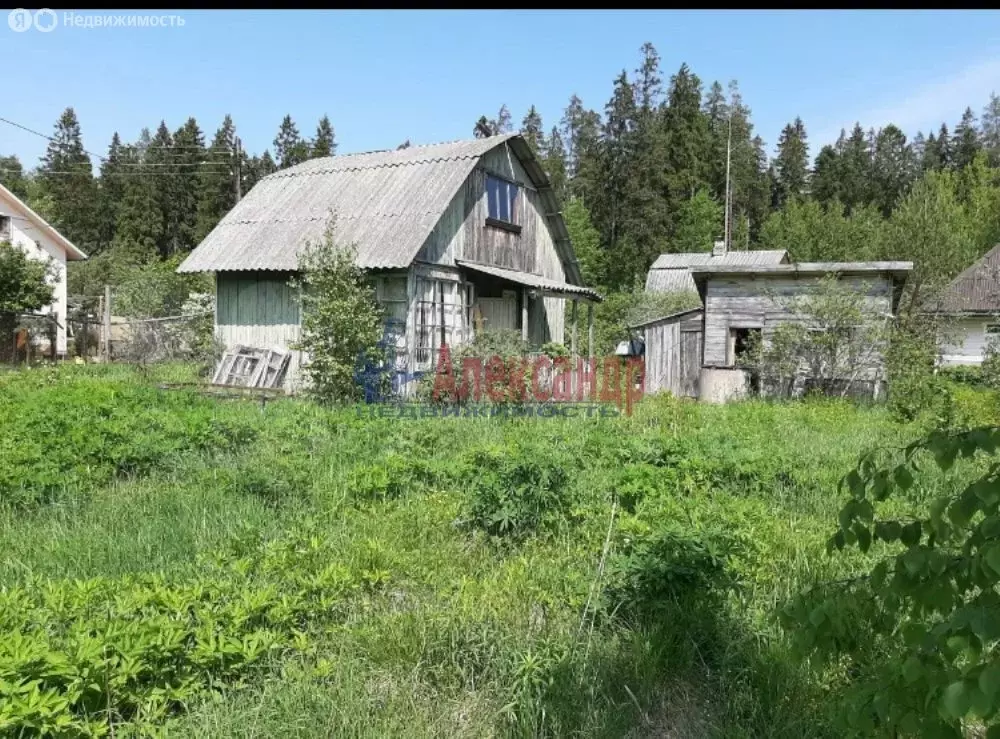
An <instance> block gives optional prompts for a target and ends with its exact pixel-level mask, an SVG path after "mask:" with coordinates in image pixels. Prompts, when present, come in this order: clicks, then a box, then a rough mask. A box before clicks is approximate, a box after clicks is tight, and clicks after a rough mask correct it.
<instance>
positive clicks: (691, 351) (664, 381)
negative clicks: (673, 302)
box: [632, 308, 704, 398]
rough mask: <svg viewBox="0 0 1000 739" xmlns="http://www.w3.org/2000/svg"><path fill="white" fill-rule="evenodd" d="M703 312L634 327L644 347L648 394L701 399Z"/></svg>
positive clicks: (698, 310)
mask: <svg viewBox="0 0 1000 739" xmlns="http://www.w3.org/2000/svg"><path fill="white" fill-rule="evenodd" d="M703 318H704V311H703V310H702V309H701V308H691V309H689V310H686V311H681V312H680V313H673V314H671V315H669V316H664V317H662V318H654V319H653V320H651V321H646V322H644V323H642V324H639V325H636V326H633V327H632V330H634V331H636V332H639V333H641V334H642V337H643V341H644V343H645V366H646V386H645V387H646V392H647V393H649V394H654V393H660V392H669V393H671V394H673V395H675V396H677V397H685V398H697V397H698V376H699V374H700V372H701V355H702V320H703Z"/></svg>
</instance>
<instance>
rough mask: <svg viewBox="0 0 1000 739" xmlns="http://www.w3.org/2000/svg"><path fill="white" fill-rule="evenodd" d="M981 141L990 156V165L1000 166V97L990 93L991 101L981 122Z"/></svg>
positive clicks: (984, 110)
mask: <svg viewBox="0 0 1000 739" xmlns="http://www.w3.org/2000/svg"><path fill="white" fill-rule="evenodd" d="M979 125H980V140H981V141H982V145H983V149H984V150H985V151H986V154H987V155H988V156H989V162H990V165H991V166H993V167H996V166H1000V96H998V95H997V94H996V93H995V92H994V93H990V101H989V102H988V103H987V104H986V107H985V108H983V115H982V118H980V121H979Z"/></svg>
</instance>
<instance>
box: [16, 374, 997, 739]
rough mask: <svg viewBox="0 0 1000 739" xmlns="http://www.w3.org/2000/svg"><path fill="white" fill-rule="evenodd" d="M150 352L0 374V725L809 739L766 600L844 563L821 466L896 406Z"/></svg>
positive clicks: (810, 705) (810, 710)
mask: <svg viewBox="0 0 1000 739" xmlns="http://www.w3.org/2000/svg"><path fill="white" fill-rule="evenodd" d="M153 372H154V374H150V373H148V372H147V373H140V372H138V371H136V370H134V369H128V368H121V367H101V368H92V367H85V368H78V367H66V368H59V369H50V370H44V371H37V370H32V371H30V372H23V373H9V374H5V375H3V376H2V377H0V450H3V457H2V460H0V465H2V466H0V480H3V484H2V486H0V495H2V498H3V500H2V505H0V584H2V585H0V587H2V588H3V591H2V593H3V596H2V597H4V598H7V599H8V600H7V601H5V602H7V603H8V605H9V604H11V603H13V604H17V605H16V607H14V606H10V605H9V607H7V608H6V610H5V613H4V615H3V618H2V624H3V628H4V630H5V633H4V634H2V635H0V636H2V637H3V639H0V641H5V642H6V643H7V644H8V645H9V644H13V643H15V640H13V639H12V636H13V635H14V634H19V635H20V636H19V637H18V639H19V641H17V643H19V644H21V645H22V647H19V649H21V650H22V652H16V653H15V652H14V651H12V649H13V648H10V647H9V648H7V650H6V651H4V650H2V649H0V733H3V732H13V733H17V731H18V730H25V731H26V732H27V733H29V734H30V733H32V732H36V733H37V732H39V731H41V733H44V732H45V731H46V730H50V729H51V730H53V731H54V730H56V729H60V730H63V731H64V733H68V734H73V733H74V732H76V733H86V732H88V731H89V732H92V733H97V734H101V733H104V734H108V733H110V730H111V727H112V726H113V727H114V733H115V736H126V735H129V733H130V732H150V731H161V730H162V731H165V732H167V733H168V734H169V735H171V736H174V735H198V736H203V735H204V736H234V737H235V736H240V737H251V736H254V737H258V736H259V737H264V736H280V735H295V736H316V737H319V736H344V735H347V736H469V737H473V736H474V737H482V736H593V737H598V736H600V737H604V736H606V737H620V736H648V735H668V736H677V737H705V736H726V737H765V736H766V737H802V736H810V737H824V736H831V737H832V736H836V735H837V733H836V731H835V730H834V729H833V724H832V722H831V720H830V717H831V712H832V711H833V710H834V706H835V703H836V696H837V695H838V691H839V686H841V685H843V682H844V680H846V679H847V677H846V676H845V675H843V674H838V673H834V672H829V671H828V672H825V673H823V674H816V673H812V672H810V671H809V670H808V669H807V668H805V667H803V666H801V665H799V664H798V663H796V662H795V661H793V660H792V659H791V657H790V653H789V648H788V644H787V640H786V638H785V636H784V635H783V634H782V633H781V632H780V631H779V630H778V628H777V626H776V618H775V611H776V609H777V607H779V606H780V605H781V604H782V603H784V602H785V600H786V599H787V598H788V596H789V595H790V594H792V593H794V592H798V591H799V590H800V589H801V588H803V587H805V586H806V585H808V584H809V583H811V582H813V581H814V580H816V579H818V578H819V579H822V578H829V577H835V576H839V575H842V574H845V573H847V572H849V571H851V570H852V568H853V567H856V566H859V565H860V564H862V562H861V560H860V559H854V560H852V559H851V558H844V557H838V558H829V557H827V556H825V553H824V545H825V541H826V538H827V537H828V535H829V533H830V531H831V530H832V528H833V525H834V520H835V516H836V512H837V510H838V509H839V507H840V504H841V502H842V500H841V496H840V495H839V494H838V492H837V481H838V480H839V478H840V477H841V475H842V474H843V473H844V472H845V471H846V470H847V469H849V468H850V467H851V465H852V464H853V462H854V461H855V460H856V458H857V456H858V454H859V453H861V452H862V451H865V450H867V449H869V448H871V447H873V446H876V445H889V444H902V443H905V442H906V441H909V440H910V439H912V438H913V437H914V436H916V435H918V434H919V433H920V431H921V429H922V426H921V423H920V422H917V423H913V424H908V425H902V424H899V423H897V422H896V421H894V420H893V419H892V418H891V417H890V416H889V414H888V413H887V412H886V411H884V410H883V409H881V408H877V407H876V408H856V407H854V406H852V405H849V404H847V403H841V402H833V401H809V402H799V403H790V404H783V405H775V404H766V403H744V404H739V405H731V406H725V407H713V406H703V405H698V404H693V403H687V402H677V401H672V400H669V399H650V400H647V401H645V402H644V403H643V404H641V405H640V407H639V408H638V410H637V412H636V413H635V415H634V416H633V417H631V418H619V419H608V418H600V417H596V416H595V417H592V418H586V417H580V418H576V419H555V418H549V419H516V420H501V419H486V418H447V419H421V420H415V419H414V420H392V419H372V418H369V417H367V415H364V416H359V415H358V414H356V413H355V412H354V411H353V410H350V409H347V410H341V411H331V410H324V409H320V408H318V407H316V406H313V405H311V404H308V403H305V402H301V401H293V400H286V401H279V402H274V403H271V404H269V405H268V406H267V407H266V409H264V410H262V409H261V407H260V406H259V405H256V404H253V403H248V402H234V401H219V400H212V399H208V398H203V397H200V396H198V395H196V394H193V393H188V392H183V391H177V390H160V389H158V388H157V386H156V385H157V382H160V381H163V380H167V379H169V380H173V381H180V380H185V379H188V377H189V376H186V375H185V369H184V368H182V367H181V368H168V369H166V370H164V369H157V370H154V371H153ZM963 392H964V391H963ZM985 397H986V396H985V395H978V396H976V397H974V398H965V397H962V398H959V401H958V402H959V403H960V405H961V408H960V410H962V412H966V413H969V414H973V415H974V414H979V416H981V415H982V414H983V413H985V411H983V410H982V407H983V399H984V398H985ZM991 402H992V401H991ZM991 407H992V408H995V407H996V406H995V403H994V404H993V405H992V406H991ZM963 409H964V410H963ZM123 459H125V460H133V459H140V460H142V463H141V464H138V463H130V464H123V462H122V460H123ZM954 474H956V475H957V474H962V473H961V472H960V471H956V472H955V473H954ZM929 480H930V481H929V482H926V483H923V484H924V485H929V486H938V485H946V484H949V481H948V480H947V479H946V478H929ZM927 493H928V491H927V490H919V489H916V490H913V491H911V494H910V498H909V500H908V501H902V502H900V503H899V505H901V506H906V505H910V504H916V503H918V502H919V501H920V500H921V499H923V498H924V496H926V495H927ZM612 514H613V517H612ZM609 532H610V535H609ZM606 546H607V551H606V555H605V547H606ZM602 562H603V568H602V564H601V563H602ZM81 593H83V594H84V595H81ZM206 594H207V595H206ZM71 623H73V624H76V623H79V626H72V627H71V626H70V624H71ZM129 624H133V626H131V627H129V626H128V625H129ZM130 628H131V629H132V630H131V631H130V630H129V629H130ZM160 633H169V634H171V635H172V636H171V637H170V639H173V641H171V642H170V643H169V644H168V645H166V646H165V645H163V644H160V645H159V646H157V644H156V638H157V636H156V635H157V634H160ZM84 634H85V635H86V639H84ZM164 638H165V637H164ZM81 640H83V641H81ZM150 640H151V641H150ZM84 644H86V645H87V646H88V649H89V650H90V651H87V650H86V649H83V646H82V645H84ZM262 645H263V646H262ZM265 647H266V648H265ZM32 655H34V656H32ZM136 665H140V666H141V668H137V667H136ZM88 676H89V677H88ZM91 678H93V679H92V680H91ZM88 680H91V682H93V686H90V687H87V686H88V685H89V683H88V682H87V681H88ZM32 681H36V682H34V683H33V682H32ZM32 685H34V686H35V687H31V686H32ZM25 686H27V687H25ZM32 690H35V691H36V692H37V693H38V695H41V696H43V698H40V699H38V701H40V702H38V701H36V702H35V703H31V701H30V700H29V699H28V698H26V697H25V696H28V695H29V694H30V693H31V691H32ZM5 691H6V692H5ZM19 691H20V692H19ZM25 691H27V692H25ZM88 691H89V692H88ZM5 722H6V723H5Z"/></svg>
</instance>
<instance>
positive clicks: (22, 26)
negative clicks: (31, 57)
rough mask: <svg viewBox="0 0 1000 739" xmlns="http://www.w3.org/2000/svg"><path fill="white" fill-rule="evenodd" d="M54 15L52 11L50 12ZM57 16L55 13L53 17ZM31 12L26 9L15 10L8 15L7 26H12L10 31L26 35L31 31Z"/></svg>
mask: <svg viewBox="0 0 1000 739" xmlns="http://www.w3.org/2000/svg"><path fill="white" fill-rule="evenodd" d="M49 12H50V13H52V11H51V10H50V11H49ZM54 15H55V14H54V13H53V16H54ZM31 23H32V18H31V11H30V10H25V9H24V8H14V10H12V11H10V13H9V14H8V15H7V25H8V26H10V30H12V31H14V32H15V33H24V32H25V31H30V30H31Z"/></svg>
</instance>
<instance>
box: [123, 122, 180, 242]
mask: <svg viewBox="0 0 1000 739" xmlns="http://www.w3.org/2000/svg"><path fill="white" fill-rule="evenodd" d="M141 149H142V154H141V158H140V161H139V164H140V165H141V166H138V167H135V166H132V165H131V164H126V166H127V167H128V169H129V170H130V171H131V170H136V171H138V172H142V173H143V176H142V177H141V179H143V180H146V181H147V183H148V185H149V187H150V189H151V190H152V192H153V193H154V200H155V202H156V207H155V208H154V209H153V210H151V211H150V213H149V218H150V219H158V220H159V225H158V227H157V231H158V233H159V240H158V242H157V245H156V248H157V252H158V253H159V255H160V257H161V258H164V259H165V258H166V257H168V256H170V254H171V253H173V251H174V249H175V247H176V243H177V229H176V220H177V219H176V215H175V213H176V205H175V203H176V196H177V183H176V181H175V180H176V179H177V177H176V174H177V172H178V169H177V159H176V154H177V152H176V151H175V150H174V137H173V135H172V134H171V133H170V129H168V128H167V124H166V121H160V125H159V126H158V127H157V129H156V133H155V134H154V135H153V138H152V139H151V140H150V141H149V143H148V144H146V145H145V146H141ZM130 179H131V176H130Z"/></svg>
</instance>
